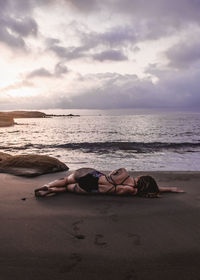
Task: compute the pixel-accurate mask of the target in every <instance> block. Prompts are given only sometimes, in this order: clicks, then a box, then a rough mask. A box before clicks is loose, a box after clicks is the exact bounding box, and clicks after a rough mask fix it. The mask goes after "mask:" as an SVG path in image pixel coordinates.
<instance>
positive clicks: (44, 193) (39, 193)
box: [35, 186, 56, 197]
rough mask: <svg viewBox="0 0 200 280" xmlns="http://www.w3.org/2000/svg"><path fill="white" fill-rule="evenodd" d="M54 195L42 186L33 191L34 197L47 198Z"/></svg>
mask: <svg viewBox="0 0 200 280" xmlns="http://www.w3.org/2000/svg"><path fill="white" fill-rule="evenodd" d="M54 195H56V192H54V191H53V190H52V189H51V188H48V187H47V186H43V187H41V188H39V189H36V190H35V196H36V197H49V196H54Z"/></svg>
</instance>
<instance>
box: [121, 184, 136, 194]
mask: <svg viewBox="0 0 200 280" xmlns="http://www.w3.org/2000/svg"><path fill="white" fill-rule="evenodd" d="M136 193H137V189H135V188H133V187H131V186H124V185H118V186H117V187H116V194H117V195H124V194H125V195H126V194H130V195H136Z"/></svg>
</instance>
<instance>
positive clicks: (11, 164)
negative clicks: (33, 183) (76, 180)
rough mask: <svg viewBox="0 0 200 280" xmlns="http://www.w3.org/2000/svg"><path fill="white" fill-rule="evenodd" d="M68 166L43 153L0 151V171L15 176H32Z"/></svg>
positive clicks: (56, 170) (61, 169) (66, 168)
mask: <svg viewBox="0 0 200 280" xmlns="http://www.w3.org/2000/svg"><path fill="white" fill-rule="evenodd" d="M68 169H69V168H68V167H67V166H66V165H65V164H64V163H62V162H61V161H59V160H58V159H56V158H53V157H50V156H43V155H34V154H29V155H16V156H12V155H10V154H7V153H2V152H0V172H1V173H10V174H13V175H16V176H25V177H34V176H39V175H42V174H46V173H54V172H59V171H65V170H68Z"/></svg>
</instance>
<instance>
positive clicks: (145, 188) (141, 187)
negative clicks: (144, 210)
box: [136, 176, 159, 198]
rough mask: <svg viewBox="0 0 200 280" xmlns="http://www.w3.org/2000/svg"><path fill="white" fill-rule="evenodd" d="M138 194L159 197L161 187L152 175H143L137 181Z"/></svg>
mask: <svg viewBox="0 0 200 280" xmlns="http://www.w3.org/2000/svg"><path fill="white" fill-rule="evenodd" d="M136 188H137V195H138V196H142V197H152V198H153V197H159V188H158V185H157V183H156V181H155V180H154V178H153V177H151V176H141V177H140V178H139V179H138V181H137V185H136Z"/></svg>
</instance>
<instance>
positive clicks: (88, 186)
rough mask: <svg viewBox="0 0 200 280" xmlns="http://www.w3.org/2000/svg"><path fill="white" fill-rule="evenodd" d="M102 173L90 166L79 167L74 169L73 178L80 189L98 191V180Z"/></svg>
mask: <svg viewBox="0 0 200 280" xmlns="http://www.w3.org/2000/svg"><path fill="white" fill-rule="evenodd" d="M103 175H104V174H103V173H101V172H99V171H97V170H95V169H92V168H80V169H78V170H76V171H75V179H76V181H77V182H78V184H79V186H80V187H81V189H83V190H85V191H86V192H88V193H95V192H98V181H99V178H100V177H101V176H103Z"/></svg>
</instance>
